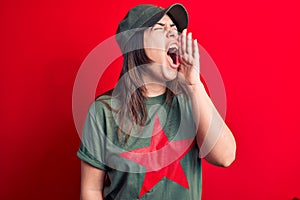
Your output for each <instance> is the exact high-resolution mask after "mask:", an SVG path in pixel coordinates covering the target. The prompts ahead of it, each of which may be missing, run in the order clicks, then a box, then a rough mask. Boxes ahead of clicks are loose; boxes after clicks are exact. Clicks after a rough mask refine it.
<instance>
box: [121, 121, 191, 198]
mask: <svg viewBox="0 0 300 200" xmlns="http://www.w3.org/2000/svg"><path fill="white" fill-rule="evenodd" d="M193 144H194V138H189V139H185V140H178V141H171V142H169V140H168V138H167V136H166V134H165V132H164V130H163V129H162V127H161V125H160V122H159V119H158V117H157V116H156V117H155V122H154V127H153V131H152V138H151V142H150V146H148V147H143V148H138V149H135V150H131V151H128V152H124V153H121V154H119V155H120V156H121V157H123V158H126V159H128V160H132V161H134V162H136V163H138V164H140V165H142V166H144V167H145V168H146V174H145V177H144V182H143V185H142V187H141V191H140V194H139V198H140V197H142V196H143V195H144V194H145V193H147V192H148V191H150V190H151V189H152V188H153V187H154V186H155V185H156V184H157V183H158V182H159V181H161V180H162V179H163V178H164V177H166V178H168V179H169V180H171V181H174V182H176V183H178V184H179V185H181V186H183V187H185V188H187V189H188V188H189V184H188V181H187V178H186V176H185V174H184V171H183V168H182V166H181V163H180V160H181V159H182V158H183V157H184V156H185V155H186V154H187V152H188V151H189V150H190V149H191V147H192V145H193Z"/></svg>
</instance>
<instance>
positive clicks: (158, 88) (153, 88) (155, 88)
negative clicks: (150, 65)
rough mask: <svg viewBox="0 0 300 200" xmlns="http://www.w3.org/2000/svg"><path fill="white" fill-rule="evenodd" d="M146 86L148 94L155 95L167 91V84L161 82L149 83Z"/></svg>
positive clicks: (148, 95)
mask: <svg viewBox="0 0 300 200" xmlns="http://www.w3.org/2000/svg"><path fill="white" fill-rule="evenodd" d="M145 87H146V96H147V97H155V96H159V95H161V94H164V93H165V92H166V85H165V84H161V83H148V84H146V85H145Z"/></svg>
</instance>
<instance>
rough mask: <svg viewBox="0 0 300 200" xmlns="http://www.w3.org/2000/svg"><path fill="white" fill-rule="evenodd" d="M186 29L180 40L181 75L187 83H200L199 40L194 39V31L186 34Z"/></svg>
mask: <svg viewBox="0 0 300 200" xmlns="http://www.w3.org/2000/svg"><path fill="white" fill-rule="evenodd" d="M186 33H187V30H186V29H184V30H183V31H182V34H181V35H180V36H179V37H178V40H179V60H180V66H179V73H180V74H179V75H180V78H182V79H183V80H185V81H186V82H187V84H190V85H194V84H197V83H200V55H199V49H198V43H197V40H196V39H195V40H193V38H192V33H188V35H186Z"/></svg>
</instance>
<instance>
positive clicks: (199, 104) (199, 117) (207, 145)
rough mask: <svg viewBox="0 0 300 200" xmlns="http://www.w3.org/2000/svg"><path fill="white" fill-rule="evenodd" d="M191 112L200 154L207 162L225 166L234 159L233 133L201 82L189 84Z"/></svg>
mask: <svg viewBox="0 0 300 200" xmlns="http://www.w3.org/2000/svg"><path fill="white" fill-rule="evenodd" d="M189 90H190V96H191V100H192V107H193V114H194V118H195V123H196V124H197V126H198V127H197V143H198V145H199V149H200V156H201V157H204V158H205V159H206V160H207V161H208V162H209V163H211V164H214V165H217V166H223V167H227V166H229V165H230V164H231V163H232V162H233V161H234V159H235V152H236V144H235V139H234V137H233V134H232V133H231V131H230V129H229V128H228V126H227V125H226V123H225V122H224V120H223V119H222V117H221V116H220V115H219V113H218V111H217V110H216V108H215V106H214V105H213V103H212V101H211V99H210V98H209V96H208V95H207V93H206V91H205V88H204V86H203V84H202V83H197V84H194V85H191V86H189Z"/></svg>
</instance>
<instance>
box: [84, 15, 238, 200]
mask: <svg viewBox="0 0 300 200" xmlns="http://www.w3.org/2000/svg"><path fill="white" fill-rule="evenodd" d="M171 42H172V43H173V42H175V43H176V44H178V46H179V54H180V56H179V59H180V66H177V67H174V66H172V65H171V63H170V60H169V59H170V58H168V56H167V53H166V51H167V49H168V46H169V44H170V43H171ZM144 46H145V51H146V54H147V56H148V57H149V58H150V59H151V60H152V61H154V62H153V63H151V64H150V66H149V67H146V69H145V70H144V73H143V74H142V75H143V79H144V81H145V83H146V85H145V86H146V89H147V94H145V96H148V97H153V96H158V95H161V94H163V93H164V92H165V91H166V82H167V81H170V80H173V79H175V78H176V77H177V76H178V77H179V79H180V80H181V81H185V82H186V83H187V84H188V85H189V86H188V87H189V95H190V97H191V100H192V106H193V111H194V112H193V115H194V118H195V123H196V124H197V125H198V129H197V135H196V139H197V144H198V146H199V149H200V157H204V159H205V160H206V161H207V162H209V163H211V164H213V165H216V166H221V167H228V166H229V165H230V164H231V163H232V162H233V161H234V159H235V152H236V143H235V139H234V137H233V134H232V133H231V131H230V129H229V128H228V126H227V125H226V123H225V122H224V121H223V119H222V118H221V117H220V115H219V113H218V111H217V110H216V108H215V107H214V105H213V103H212V101H211V100H210V98H209V96H208V95H207V93H206V91H205V88H204V86H203V84H202V82H201V81H200V76H199V74H200V56H199V50H198V44H197V40H193V38H192V33H188V34H187V30H186V29H185V30H183V32H182V34H181V35H180V36H178V34H177V29H176V27H175V26H174V23H173V22H172V20H171V19H170V18H169V17H168V16H167V15H165V16H164V17H163V18H162V19H161V20H160V21H159V22H158V23H157V24H155V25H154V26H153V27H151V28H149V29H147V30H146V31H145V32H144ZM202 144H205V145H202ZM104 177H105V172H104V171H102V170H100V169H97V168H95V167H93V166H91V165H89V164H87V163H85V162H84V161H82V162H81V199H83V200H102V199H103V194H102V193H103V182H104Z"/></svg>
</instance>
